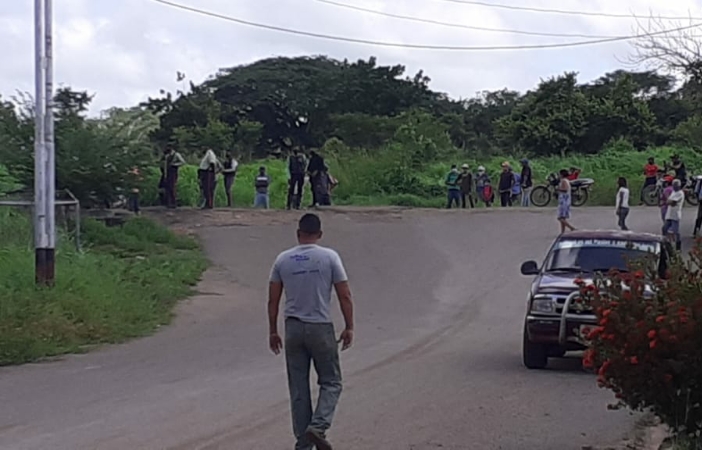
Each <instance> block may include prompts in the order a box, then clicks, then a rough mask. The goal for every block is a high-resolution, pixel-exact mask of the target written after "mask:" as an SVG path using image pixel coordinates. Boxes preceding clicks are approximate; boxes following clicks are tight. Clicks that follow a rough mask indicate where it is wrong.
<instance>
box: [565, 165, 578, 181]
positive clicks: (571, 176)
mask: <svg viewBox="0 0 702 450" xmlns="http://www.w3.org/2000/svg"><path fill="white" fill-rule="evenodd" d="M579 176H580V169H578V168H577V167H571V168H570V170H569V171H568V176H567V177H566V178H567V179H568V181H575V180H577V179H578V177H579Z"/></svg>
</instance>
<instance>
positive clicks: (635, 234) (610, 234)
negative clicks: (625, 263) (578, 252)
mask: <svg viewBox="0 0 702 450" xmlns="http://www.w3.org/2000/svg"><path fill="white" fill-rule="evenodd" d="M570 239H615V240H622V241H638V242H663V240H664V237H663V236H662V235H659V234H653V233H643V232H639V231H620V230H576V231H572V232H570V233H566V234H562V235H561V236H559V237H558V240H559V241H564V240H570Z"/></svg>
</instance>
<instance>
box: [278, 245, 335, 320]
mask: <svg viewBox="0 0 702 450" xmlns="http://www.w3.org/2000/svg"><path fill="white" fill-rule="evenodd" d="M347 280H348V277H347V275H346V270H345V269H344V264H343V263H342V262H341V257H339V254H338V253H337V252H336V251H334V250H332V249H330V248H326V247H322V246H319V245H298V246H297V247H293V248H291V249H289V250H286V251H284V252H283V253H281V254H280V255H278V258H276V260H275V263H274V264H273V268H272V269H271V275H270V281H273V282H282V283H283V289H284V290H285V317H286V318H287V317H294V318H297V319H299V320H301V321H303V322H309V323H331V322H332V317H331V313H330V311H329V305H330V304H331V299H332V288H333V287H334V284H336V283H340V282H342V281H347Z"/></svg>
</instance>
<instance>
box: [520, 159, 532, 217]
mask: <svg viewBox="0 0 702 450" xmlns="http://www.w3.org/2000/svg"><path fill="white" fill-rule="evenodd" d="M521 163H522V206H524V207H529V206H530V205H531V189H532V187H534V180H533V179H532V173H531V166H530V165H529V160H528V159H526V158H524V159H522V160H521Z"/></svg>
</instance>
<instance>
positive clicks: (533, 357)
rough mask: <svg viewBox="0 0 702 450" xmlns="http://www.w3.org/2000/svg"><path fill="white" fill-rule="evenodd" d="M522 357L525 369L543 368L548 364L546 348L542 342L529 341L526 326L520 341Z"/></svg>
mask: <svg viewBox="0 0 702 450" xmlns="http://www.w3.org/2000/svg"><path fill="white" fill-rule="evenodd" d="M522 358H523V359H524V365H525V366H526V367H527V369H544V368H546V366H547V365H548V349H547V347H546V346H545V345H543V344H534V343H533V342H530V341H529V335H528V334H527V331H526V327H525V328H524V338H523V342H522Z"/></svg>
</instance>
